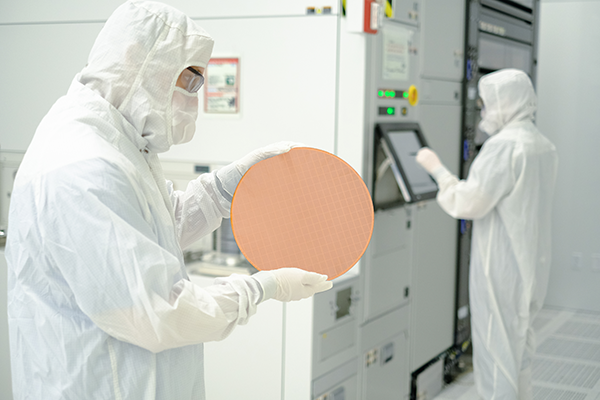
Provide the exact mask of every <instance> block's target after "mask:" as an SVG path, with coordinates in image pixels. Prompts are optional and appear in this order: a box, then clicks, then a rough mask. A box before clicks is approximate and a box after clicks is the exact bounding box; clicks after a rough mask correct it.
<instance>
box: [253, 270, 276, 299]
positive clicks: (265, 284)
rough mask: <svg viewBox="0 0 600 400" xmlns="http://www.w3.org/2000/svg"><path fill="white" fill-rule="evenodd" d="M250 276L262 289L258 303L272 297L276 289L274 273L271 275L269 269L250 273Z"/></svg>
mask: <svg viewBox="0 0 600 400" xmlns="http://www.w3.org/2000/svg"><path fill="white" fill-rule="evenodd" d="M252 278H254V279H256V281H258V283H259V284H260V286H261V288H262V291H263V297H262V299H261V300H260V302H259V303H262V302H263V301H265V300H269V299H272V298H273V297H274V296H275V292H276V291H277V278H275V275H273V273H272V272H271V271H260V272H257V273H255V274H254V275H252Z"/></svg>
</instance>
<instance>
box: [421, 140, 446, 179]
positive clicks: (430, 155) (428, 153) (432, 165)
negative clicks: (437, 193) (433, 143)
mask: <svg viewBox="0 0 600 400" xmlns="http://www.w3.org/2000/svg"><path fill="white" fill-rule="evenodd" d="M417 162H418V163H419V164H420V165H421V166H422V167H423V168H425V171H427V172H428V173H429V174H430V175H431V174H433V172H434V171H435V170H436V169H438V168H439V167H441V166H442V162H441V161H440V158H439V157H438V155H437V154H435V152H434V151H433V150H431V149H430V148H429V147H422V148H421V150H419V151H418V152H417Z"/></svg>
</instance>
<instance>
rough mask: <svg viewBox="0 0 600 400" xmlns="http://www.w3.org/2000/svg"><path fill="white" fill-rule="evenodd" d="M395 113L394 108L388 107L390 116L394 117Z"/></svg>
mask: <svg viewBox="0 0 600 400" xmlns="http://www.w3.org/2000/svg"><path fill="white" fill-rule="evenodd" d="M395 111H396V110H395V109H394V107H388V109H387V113H388V115H394V113H395Z"/></svg>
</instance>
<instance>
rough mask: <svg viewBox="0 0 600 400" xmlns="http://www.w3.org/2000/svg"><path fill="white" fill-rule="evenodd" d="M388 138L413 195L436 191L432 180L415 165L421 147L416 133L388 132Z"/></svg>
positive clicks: (421, 168)
mask: <svg viewBox="0 0 600 400" xmlns="http://www.w3.org/2000/svg"><path fill="white" fill-rule="evenodd" d="M388 137H389V139H390V142H391V145H392V147H393V151H394V153H396V156H397V157H398V160H399V161H400V164H401V165H400V166H401V167H402V170H403V171H404V175H405V178H406V180H407V181H408V182H407V183H408V185H409V186H410V188H411V189H412V192H413V193H414V194H415V195H422V194H425V193H430V192H435V191H437V185H436V184H435V182H434V181H433V179H431V177H430V176H429V174H428V173H427V172H426V171H425V170H424V169H423V167H421V166H420V165H419V164H417V161H416V156H417V152H418V151H419V149H420V148H421V147H423V146H422V145H421V141H420V140H419V136H418V134H417V132H416V131H390V132H388Z"/></svg>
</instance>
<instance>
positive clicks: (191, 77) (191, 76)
mask: <svg viewBox="0 0 600 400" xmlns="http://www.w3.org/2000/svg"><path fill="white" fill-rule="evenodd" d="M181 78H182V80H183V84H184V85H185V90H187V91H188V92H190V93H196V92H197V91H198V90H200V88H201V87H202V85H204V76H202V74H201V73H200V72H198V71H196V70H195V69H194V68H192V67H187V68H186V69H184V70H183V73H182V74H181Z"/></svg>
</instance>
